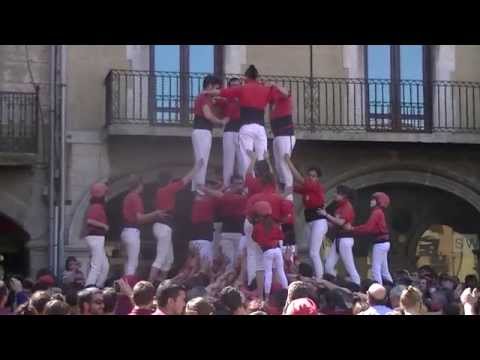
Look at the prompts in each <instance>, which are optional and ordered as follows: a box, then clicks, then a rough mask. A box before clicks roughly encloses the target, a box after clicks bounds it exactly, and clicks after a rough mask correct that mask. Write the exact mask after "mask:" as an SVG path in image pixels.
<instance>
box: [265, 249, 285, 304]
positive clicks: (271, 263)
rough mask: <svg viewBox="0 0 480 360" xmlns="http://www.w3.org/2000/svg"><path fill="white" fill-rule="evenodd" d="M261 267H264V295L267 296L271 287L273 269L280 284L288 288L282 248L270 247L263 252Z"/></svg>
mask: <svg viewBox="0 0 480 360" xmlns="http://www.w3.org/2000/svg"><path fill="white" fill-rule="evenodd" d="M263 267H264V268H265V295H266V296H268V295H269V294H270V291H271V289H272V278H273V269H274V268H275V271H276V273H277V278H278V279H279V280H280V285H281V286H282V288H283V289H286V288H288V280H287V276H286V275H285V269H284V265H283V256H282V250H281V249H280V248H278V247H277V248H275V249H270V250H267V251H265V252H264V253H263Z"/></svg>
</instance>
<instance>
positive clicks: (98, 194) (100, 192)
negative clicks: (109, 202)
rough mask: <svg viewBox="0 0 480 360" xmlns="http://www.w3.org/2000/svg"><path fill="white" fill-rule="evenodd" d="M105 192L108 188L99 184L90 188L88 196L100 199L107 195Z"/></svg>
mask: <svg viewBox="0 0 480 360" xmlns="http://www.w3.org/2000/svg"><path fill="white" fill-rule="evenodd" d="M107 191H108V186H107V185H106V184H104V183H101V182H99V183H95V184H93V185H92V187H91V188H90V195H91V196H92V197H93V198H97V199H101V198H103V197H104V196H105V195H106V194H107Z"/></svg>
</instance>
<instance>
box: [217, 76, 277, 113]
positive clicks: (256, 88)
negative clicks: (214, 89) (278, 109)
mask: <svg viewBox="0 0 480 360" xmlns="http://www.w3.org/2000/svg"><path fill="white" fill-rule="evenodd" d="M220 96H221V97H225V98H227V99H231V98H237V99H238V100H239V104H240V107H241V108H253V109H257V110H264V109H265V107H266V106H267V104H268V103H269V102H270V101H271V100H272V99H273V94H272V87H271V86H265V85H263V84H261V83H259V82H258V81H255V80H247V81H246V82H245V84H244V85H242V86H234V87H230V88H224V89H222V90H220Z"/></svg>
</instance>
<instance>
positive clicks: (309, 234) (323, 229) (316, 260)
mask: <svg viewBox="0 0 480 360" xmlns="http://www.w3.org/2000/svg"><path fill="white" fill-rule="evenodd" d="M327 231H328V225H327V220H325V219H320V220H314V221H311V222H308V223H307V224H306V226H305V235H306V238H307V239H308V243H309V244H310V258H311V259H312V262H313V268H314V269H315V276H316V278H317V280H321V279H322V278H323V264H322V258H321V257H320V249H321V248H322V244H323V240H324V239H325V235H326V234H327Z"/></svg>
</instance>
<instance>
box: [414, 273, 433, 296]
mask: <svg viewBox="0 0 480 360" xmlns="http://www.w3.org/2000/svg"><path fill="white" fill-rule="evenodd" d="M429 287H430V284H429V281H428V279H427V278H426V277H422V278H420V279H419V280H418V286H417V288H418V290H420V291H421V292H422V293H423V294H424V295H426V294H427V293H428V288H429Z"/></svg>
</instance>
